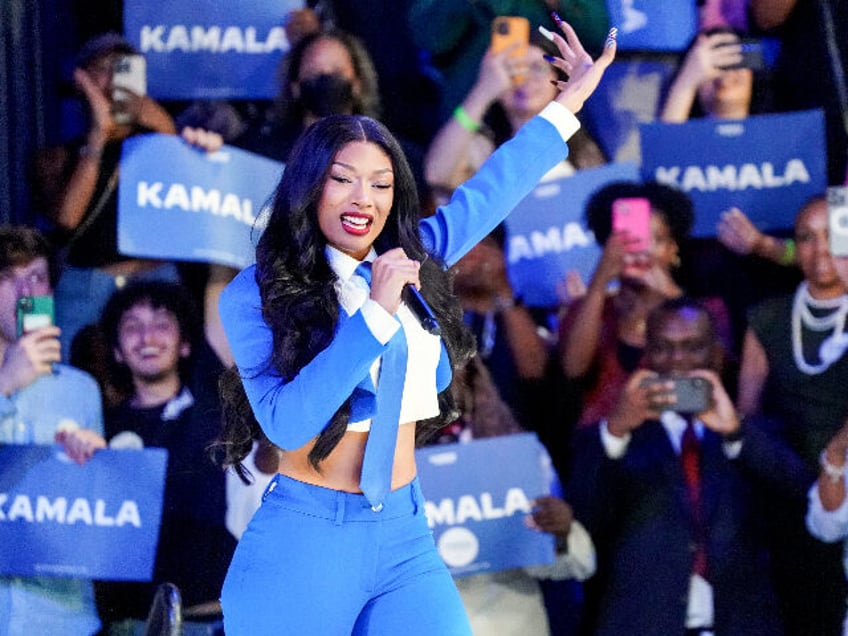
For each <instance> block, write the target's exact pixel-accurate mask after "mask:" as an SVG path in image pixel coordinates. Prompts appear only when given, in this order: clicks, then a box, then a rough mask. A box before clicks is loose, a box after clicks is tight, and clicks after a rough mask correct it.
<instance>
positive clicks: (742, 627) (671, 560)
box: [568, 298, 814, 636]
mask: <svg viewBox="0 0 848 636" xmlns="http://www.w3.org/2000/svg"><path fill="white" fill-rule="evenodd" d="M646 337H647V344H646V351H645V361H644V363H645V364H644V366H645V367H646V368H643V369H639V370H637V371H636V372H635V373H634V374H633V375H632V376H631V377H630V379H629V381H628V383H627V385H626V386H625V389H624V391H623V393H622V395H621V397H620V398H619V401H618V404H617V405H616V408H615V409H614V410H613V412H612V413H611V415H610V417H609V419H608V420H606V421H602V422H600V423H599V424H598V425H597V426H596V427H592V428H588V429H585V430H584V431H582V433H581V434H580V436H579V437H578V439H577V448H576V452H575V455H574V457H575V459H574V464H573V471H572V478H571V480H570V482H571V483H570V487H569V489H568V492H569V494H570V498H571V501H572V503H573V506H574V509H575V515H576V517H577V518H578V519H580V521H581V522H582V523H583V524H584V525H585V526H586V527H587V528H588V529H589V532H590V533H591V534H592V536H593V539H594V540H595V543H596V545H597V546H598V560H599V574H598V575H597V576H596V579H595V581H594V584H593V589H590V591H589V600H590V607H589V620H590V621H591V622H592V625H591V627H590V630H591V631H593V633H597V634H614V635H620V634H635V635H638V636H648V635H654V634H656V635H657V636H672V635H680V636H684V635H687V634H692V635H695V634H698V635H700V634H715V635H716V636H723V635H725V634H730V635H737V634H745V635H746V636H751V635H767V634H768V635H771V634H780V633H782V628H781V626H780V623H779V611H778V608H777V606H776V604H775V601H774V596H773V593H772V590H771V587H770V584H769V579H768V555H767V553H766V551H765V549H764V545H763V539H764V536H763V535H764V532H763V529H762V525H761V519H762V516H761V515H759V514H758V510H757V500H758V496H759V493H762V492H764V491H766V490H769V491H775V490H776V491H778V492H780V493H782V494H783V495H784V496H786V497H801V498H803V497H804V495H805V492H806V489H807V487H808V486H809V485H810V484H811V483H812V480H813V479H814V476H812V475H808V474H807V472H806V471H805V469H804V468H803V465H802V464H801V462H800V460H799V459H798V458H797V457H795V456H794V455H793V454H792V453H791V451H789V450H788V449H787V448H785V447H783V446H781V445H780V444H779V443H778V442H777V441H776V440H775V439H773V438H772V437H770V436H769V435H768V434H767V433H766V431H765V429H764V428H763V427H761V426H759V425H757V424H755V423H753V422H742V421H740V419H739V418H738V417H737V415H736V412H735V410H734V408H733V404H732V402H731V400H730V398H729V397H728V395H727V392H726V391H725V389H724V387H723V385H722V382H721V380H720V377H719V375H718V374H719V372H720V369H721V361H722V351H721V345H720V343H719V340H718V338H717V337H716V333H715V329H714V325H713V324H712V321H711V318H710V315H709V313H708V312H707V311H706V310H705V309H704V308H703V307H702V306H700V305H699V304H698V303H697V302H696V301H692V300H690V299H685V298H682V299H675V300H670V301H667V302H666V303H664V304H663V305H661V306H660V307H658V308H657V309H656V310H655V311H654V312H652V314H651V315H650V317H649V319H648V324H647V336H646ZM668 376H673V379H671V380H669V379H667V378H668ZM680 376H687V377H689V378H692V379H694V385H693V386H695V388H696V391H695V393H696V394H697V393H698V392H699V391H698V389H699V387H698V385H699V384H700V385H701V387H700V388H704V387H706V388H707V392H708V396H707V400H706V402H705V403H704V404H703V405H694V406H690V407H684V406H683V405H682V402H683V401H684V399H685V401H687V402H688V401H689V400H688V398H684V396H683V395H682V394H680V393H679V392H678V391H677V390H676V387H677V386H678V385H680V384H681V382H680V380H679V377H680ZM661 377H662V378H663V379H660V378H661ZM676 395H677V396H679V397H676ZM695 397H697V395H695ZM678 400H679V401H678ZM696 401H697V400H696ZM683 411H688V412H683ZM593 610H594V611H593Z"/></svg>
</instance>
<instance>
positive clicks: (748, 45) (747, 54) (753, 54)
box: [719, 37, 766, 71]
mask: <svg viewBox="0 0 848 636" xmlns="http://www.w3.org/2000/svg"><path fill="white" fill-rule="evenodd" d="M732 44H733V43H729V44H720V45H719V46H732ZM739 44H740V45H741V47H742V60H741V61H740V62H739V63H737V64H731V65H730V66H722V67H721V70H723V71H730V70H732V69H736V68H749V69H751V70H752V71H761V70H763V69H764V68H765V66H766V63H765V58H764V57H763V43H762V41H761V40H759V39H757V38H747V37H746V38H740V39H739Z"/></svg>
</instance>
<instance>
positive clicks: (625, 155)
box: [583, 59, 675, 163]
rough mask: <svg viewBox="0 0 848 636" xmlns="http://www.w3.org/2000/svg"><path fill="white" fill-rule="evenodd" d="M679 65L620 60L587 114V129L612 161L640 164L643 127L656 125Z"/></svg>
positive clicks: (597, 91)
mask: <svg viewBox="0 0 848 636" xmlns="http://www.w3.org/2000/svg"><path fill="white" fill-rule="evenodd" d="M674 69H675V65H674V64H673V63H672V62H670V61H665V60H648V59H633V60H616V61H615V62H613V63H612V64H611V65H610V66H609V68H607V70H606V71H605V72H604V81H603V82H601V83H600V84H599V85H598V88H597V89H595V92H594V93H592V97H590V98H589V99H588V100H587V101H586V104H585V106H584V107H583V110H584V111H586V115H587V118H586V119H587V121H586V124H587V128H588V130H589V133H590V134H591V135H592V137H593V138H594V139H595V141H597V143H598V145H599V146H600V147H601V149H602V150H603V151H604V154H605V155H606V156H607V157H609V158H610V160H611V161H619V162H622V161H635V162H637V163H638V162H639V161H640V153H639V124H640V123H647V122H651V121H654V120H655V119H656V115H657V109H658V108H659V104H660V100H661V99H662V97H663V91H664V87H665V86H666V85H667V83H668V81H669V80H670V79H671V77H672V75H673V74H674Z"/></svg>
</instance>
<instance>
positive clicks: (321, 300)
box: [220, 115, 474, 474]
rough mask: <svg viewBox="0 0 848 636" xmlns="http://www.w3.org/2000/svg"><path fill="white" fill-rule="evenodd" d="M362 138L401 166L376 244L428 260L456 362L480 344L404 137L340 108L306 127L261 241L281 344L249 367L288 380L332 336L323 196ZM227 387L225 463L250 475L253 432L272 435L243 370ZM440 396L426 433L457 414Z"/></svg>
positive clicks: (346, 408)
mask: <svg viewBox="0 0 848 636" xmlns="http://www.w3.org/2000/svg"><path fill="white" fill-rule="evenodd" d="M356 141H360V142H369V143H372V144H375V145H377V146H379V147H380V148H381V149H382V150H383V151H384V152H385V153H386V154H387V155H388V157H389V158H390V160H391V163H392V170H393V171H394V199H393V202H392V208H391V211H390V213H389V215H388V218H387V221H386V225H385V227H384V228H383V231H382V232H381V234H380V236H379V237H378V238H377V240H376V241H375V243H374V247H375V249H376V251H377V253H378V254H380V253H382V252H384V251H386V250H388V249H390V248H394V247H398V246H400V247H402V248H403V249H404V251H405V252H406V254H407V256H409V257H410V258H413V259H415V260H418V261H419V262H421V270H420V279H421V287H422V293H423V294H424V296H425V298H426V299H427V302H428V303H429V304H430V306H431V307H432V309H433V311H434V313H435V314H436V317H437V318H438V320H439V324H440V326H441V328H442V338H443V340H444V343H445V346H446V348H447V351H448V355H449V357H450V361H451V364H452V365H453V366H454V367H457V366H458V365H460V364H464V363H465V362H466V361H467V360H468V359H469V358H470V357H471V355H472V353H473V351H474V340H473V336H472V335H471V333H470V332H469V331H468V330H467V329H466V328H465V326H464V325H463V322H462V312H461V309H460V305H459V301H458V299H457V298H456V297H455V295H454V294H453V293H452V285H451V280H450V277H449V275H448V273H447V271H446V270H445V267H444V264H443V263H441V262H437V259H436V258H434V257H433V256H431V255H429V254H427V252H426V251H425V249H424V245H423V244H422V242H421V238H420V236H419V233H418V222H419V220H420V206H419V201H418V194H417V191H416V187H415V180H414V178H413V176H412V171H411V170H410V168H409V165H408V164H407V161H406V158H405V157H404V154H403V151H402V150H401V148H400V146H399V145H398V142H397V141H396V140H395V139H394V137H393V136H392V135H391V133H390V132H389V131H388V129H387V128H386V127H385V126H383V125H382V124H380V123H379V122H377V121H376V120H374V119H371V118H369V117H365V116H362V115H331V116H329V117H325V118H324V119H321V120H319V121H318V122H316V123H315V124H313V125H312V126H311V127H310V128H309V129H307V130H306V132H305V133H304V135H303V136H302V137H301V138H300V140H299V141H298V143H297V144H296V146H295V147H294V149H293V151H292V154H291V157H290V159H289V161H288V163H287V166H286V169H285V171H284V173H283V177H282V179H281V180H280V184H279V186H278V187H277V190H276V193H275V194H274V199H273V204H272V209H271V214H270V217H269V220H268V224H267V227H266V229H265V230H264V232H263V233H262V236H261V237H260V239H259V242H258V245H257V248H256V282H257V285H258V286H259V293H260V297H261V300H262V315H263V318H264V319H265V322H266V323H267V324H268V325H269V326H270V328H271V331H272V333H273V338H274V346H273V353H272V356H271V359H270V360H268V362H267V365H266V368H265V369H259V370H243V372H244V373H245V374H247V373H256V372H260V373H261V372H265V373H269V372H270V373H276V374H279V376H280V381H281V382H288V381H289V380H291V379H292V378H293V377H294V376H295V375H296V374H297V373H298V372H299V371H300V370H301V369H302V368H303V367H304V366H305V365H306V364H308V363H309V362H310V361H311V360H312V359H313V358H314V357H315V356H316V355H317V354H318V353H319V352H320V351H322V350H323V349H325V348H326V347H327V346H328V345H329V344H330V342H331V341H332V339H333V336H334V333H335V328H336V324H337V322H338V319H339V302H338V297H337V295H336V290H335V288H334V284H335V282H336V280H337V276H336V274H335V273H334V272H333V270H332V269H331V268H330V265H329V263H328V262H327V258H326V254H325V248H326V246H327V239H326V237H325V236H324V235H323V234H322V232H321V230H320V228H319V225H318V202H319V200H320V197H321V193H322V191H323V188H324V184H325V182H326V180H327V178H328V175H329V172H330V167H331V165H332V163H333V161H334V159H335V157H336V155H337V154H338V152H339V151H340V150H341V149H342V148H343V147H344V146H345V145H347V144H349V143H351V142H356ZM328 381H332V379H331V378H328ZM221 395H222V400H223V407H224V408H223V412H224V429H223V432H222V436H221V443H220V446H222V447H223V451H224V458H223V463H224V464H225V465H234V466H235V467H236V470H237V471H239V473H240V474H243V473H241V471H240V466H239V465H238V464H239V463H240V462H241V460H242V459H244V457H246V456H247V454H248V453H249V452H250V449H251V445H252V443H253V440H254V439H261V438H262V436H263V434H262V431H261V429H260V427H259V425H258V424H257V422H256V420H255V419H254V418H253V415H252V413H251V411H250V408H249V405H248V403H247V399H246V396H245V393H244V389H243V386H242V384H241V378H240V377H239V375H238V372H236V371H235V370H234V369H231V370H230V371H229V372H228V373H226V374H225V375H224V377H223V379H222V381H221ZM439 403H440V406H441V414H440V415H439V416H438V417H436V418H433V419H431V420H428V421H426V422H420V423H419V428H418V431H417V435H418V437H419V439H422V438H423V437H425V436H428V435H430V434H432V433H433V432H435V431H436V430H438V429H439V428H441V427H442V426H443V425H444V424H445V423H446V422H448V421H450V420H452V419H455V417H456V413H455V408H454V404H453V400H452V398H451V397H450V390H449V389H448V390H445V391H443V392H442V393H441V394H440V396H439ZM349 414H350V398H348V400H347V401H346V402H345V403H344V404H343V405H342V406H341V407H340V408H339V410H338V411H337V412H336V413H335V414H334V416H333V417H332V419H331V420H330V422H329V424H328V425H327V426H326V427H325V429H324V430H323V431H322V433H321V434H320V435H319V437H318V439H317V441H316V443H315V446H314V448H313V449H312V451H311V452H310V454H309V460H310V462H311V463H312V465H313V466H315V468H316V469H318V470H320V466H319V464H320V462H321V460H323V459H324V458H326V457H327V455H329V454H330V452H332V450H333V449H334V448H335V447H336V444H338V442H339V440H340V439H341V438H342V436H343V435H344V433H345V430H346V428H347V423H348V418H349ZM292 417H293V419H296V417H297V416H296V414H292ZM271 441H272V442H273V440H271Z"/></svg>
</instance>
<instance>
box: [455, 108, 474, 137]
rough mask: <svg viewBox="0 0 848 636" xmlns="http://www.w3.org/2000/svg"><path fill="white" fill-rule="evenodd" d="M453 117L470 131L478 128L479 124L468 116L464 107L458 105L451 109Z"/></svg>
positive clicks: (472, 131)
mask: <svg viewBox="0 0 848 636" xmlns="http://www.w3.org/2000/svg"><path fill="white" fill-rule="evenodd" d="M453 118H454V119H455V120H456V121H457V123H459V125H460V126H462V127H463V128H465V130H467V131H468V132H470V133H475V132H477V131H478V130H480V124H479V123H478V122H476V121H474V120H473V119H471V117H469V116H468V113H466V112H465V109H464V108H463V107H462V106H461V105H460V106H457V107H456V110H454V111H453Z"/></svg>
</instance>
